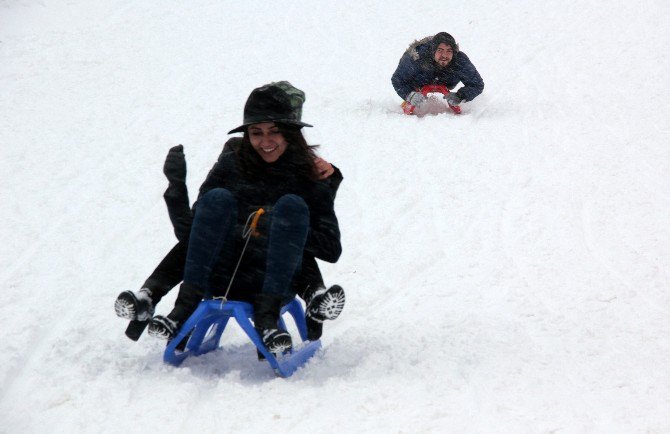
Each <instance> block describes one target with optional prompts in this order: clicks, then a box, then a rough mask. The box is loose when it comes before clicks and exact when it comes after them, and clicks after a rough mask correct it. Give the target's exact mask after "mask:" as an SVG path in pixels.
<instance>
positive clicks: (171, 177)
mask: <svg viewBox="0 0 670 434" xmlns="http://www.w3.org/2000/svg"><path fill="white" fill-rule="evenodd" d="M163 173H164V174H165V176H166V177H167V179H168V181H170V183H175V184H185V183H186V157H185V156H184V147H183V146H182V145H177V146H175V147H173V148H170V151H169V152H168V154H167V157H165V164H164V165H163Z"/></svg>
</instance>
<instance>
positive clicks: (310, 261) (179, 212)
mask: <svg viewBox="0 0 670 434" xmlns="http://www.w3.org/2000/svg"><path fill="white" fill-rule="evenodd" d="M241 145H242V139H241V138H239V137H235V138H232V139H230V140H228V142H227V143H226V145H225V146H224V149H223V151H222V152H221V155H220V156H219V159H218V161H217V163H216V164H215V165H214V167H213V168H212V169H211V170H210V172H209V174H208V175H207V178H206V180H205V182H204V183H203V184H202V186H201V187H200V192H199V196H198V197H201V196H202V195H203V194H205V193H206V192H207V191H209V190H211V189H213V188H219V187H220V188H226V189H228V190H229V191H231V193H233V195H234V196H235V198H236V199H237V202H238V221H237V225H236V232H237V233H240V234H241V232H242V229H243V227H244V224H245V223H246V220H247V217H248V215H249V214H250V213H251V212H253V211H255V210H257V209H258V208H259V207H263V208H264V209H266V210H270V214H271V206H272V204H274V203H275V202H276V201H277V200H278V199H279V198H280V197H281V196H282V195H284V194H289V193H292V194H297V195H299V196H301V197H302V198H303V199H304V200H305V202H306V203H307V205H308V207H309V211H310V230H309V234H308V237H307V242H306V245H305V250H304V254H303V262H302V266H301V270H299V272H297V273H296V275H295V276H294V279H293V292H294V293H297V294H299V295H300V296H301V297H303V298H306V297H307V294H305V292H309V291H310V290H311V289H314V288H315V287H317V286H323V279H322V277H321V273H320V271H319V268H318V266H317V263H316V260H315V258H319V259H322V260H324V261H327V262H335V261H337V259H338V258H339V256H340V253H341V251H342V248H341V244H340V232H339V226H338V222H337V217H336V216H335V212H334V209H333V204H334V200H335V195H336V192H337V189H338V187H339V184H340V182H341V181H342V174H341V173H340V171H339V170H338V169H337V168H336V169H335V173H334V174H333V175H331V176H330V177H329V178H327V179H326V180H322V181H308V180H304V179H300V178H298V177H297V176H293V175H291V173H292V172H293V171H292V170H291V167H290V150H287V151H286V153H285V154H284V155H282V157H281V158H280V160H279V161H277V162H276V163H274V164H272V165H266V166H268V167H267V168H266V169H269V170H268V171H267V172H265V173H263V176H262V177H261V178H256V179H253V180H251V179H250V178H249V175H248V174H245V173H243V171H242V170H241V167H240V162H239V158H238V156H237V152H238V151H239V148H240V146H241ZM270 166H271V167H270ZM164 197H165V201H166V204H167V206H168V213H169V214H170V219H171V221H172V223H173V226H174V229H175V234H176V235H177V238H178V239H179V243H178V244H177V245H176V246H175V247H174V248H173V249H172V250H171V251H170V252H169V253H168V255H167V256H166V257H165V258H164V259H163V261H162V262H161V263H160V264H159V266H158V267H157V268H156V270H155V271H154V272H153V273H152V275H151V276H150V277H149V279H147V281H146V282H145V285H144V286H145V287H148V288H150V289H152V290H153V291H154V293H157V294H155V295H159V297H160V296H162V295H164V293H167V291H169V290H170V289H171V288H172V287H174V286H175V285H177V284H178V283H179V282H180V281H181V279H182V276H183V272H184V264H185V260H186V251H187V246H188V235H189V233H190V228H191V224H192V221H193V215H194V212H197V201H196V203H195V204H194V205H193V209H191V208H189V205H188V203H189V199H188V192H187V190H186V187H185V185H183V184H178V185H175V184H170V185H169V186H168V189H167V191H166V192H165V194H164ZM267 229H268V220H267V219H265V218H263V217H261V220H260V223H259V230H260V232H261V234H262V235H261V237H259V238H258V239H256V238H251V240H250V242H249V246H248V247H247V250H246V252H245V254H244V256H243V260H242V263H241V264H240V268H239V270H238V274H237V275H236V277H235V280H236V281H237V284H235V285H234V286H233V288H231V293H230V294H229V298H230V299H239V300H247V301H248V300H250V298H251V297H252V296H253V294H254V292H255V291H254V289H253V288H248V284H249V283H250V282H256V281H258V280H259V279H258V273H263V272H264V264H265V244H266V243H267ZM242 246H243V240H242V239H241V237H240V238H239V239H238V243H237V245H236V246H234V248H235V249H236V250H237V252H236V253H237V256H239V252H241V249H242ZM237 256H236V257H237ZM228 278H229V276H228V275H217V273H216V272H214V273H213V280H214V282H213V284H215V285H217V284H218V285H219V286H224V288H223V289H225V286H226V285H227V283H228V282H227V280H226V279H228ZM245 285H247V286H245ZM250 289H251V291H250ZM257 289H259V288H257ZM214 295H216V294H214ZM159 297H157V298H159Z"/></svg>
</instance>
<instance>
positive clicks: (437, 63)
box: [391, 32, 484, 107]
mask: <svg viewBox="0 0 670 434" xmlns="http://www.w3.org/2000/svg"><path fill="white" fill-rule="evenodd" d="M459 82H460V83H463V87H461V88H460V89H458V91H457V92H451V93H449V94H447V95H445V99H446V100H447V103H448V104H449V105H450V106H458V105H459V104H461V103H463V102H466V101H472V100H473V99H475V97H477V95H479V94H480V93H482V91H483V90H484V81H483V80H482V77H481V76H480V75H479V72H477V69H476V68H475V66H474V65H473V64H472V62H470V59H468V56H466V55H465V53H463V52H462V51H460V50H459V49H458V44H457V43H456V41H455V40H454V38H453V37H452V36H451V35H450V34H449V33H446V32H440V33H438V34H436V35H435V36H429V37H427V38H424V39H422V40H420V41H415V42H414V43H413V44H412V45H410V46H409V48H408V49H407V50H406V51H405V53H404V54H403V56H402V57H401V58H400V62H399V63H398V68H396V70H395V72H394V73H393V77H392V78H391V83H393V88H394V89H395V91H396V93H397V94H398V95H400V97H401V98H402V99H404V100H405V101H406V102H407V103H408V104H411V105H412V106H415V107H418V106H421V105H422V104H423V103H425V102H426V97H425V96H424V95H423V94H422V93H421V88H422V87H423V86H425V85H444V86H446V87H447V89H450V90H451V89H454V88H455V87H456V85H457V84H458V83H459Z"/></svg>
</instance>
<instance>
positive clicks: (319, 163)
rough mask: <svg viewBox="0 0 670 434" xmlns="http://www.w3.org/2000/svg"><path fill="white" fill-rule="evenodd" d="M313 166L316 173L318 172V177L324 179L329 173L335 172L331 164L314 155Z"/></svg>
mask: <svg viewBox="0 0 670 434" xmlns="http://www.w3.org/2000/svg"><path fill="white" fill-rule="evenodd" d="M314 166H315V167H316V173H318V174H319V179H326V178H328V177H329V176H330V175H332V174H333V173H335V169H333V165H332V164H330V163H329V162H327V161H326V160H324V159H323V158H319V157H316V158H315V159H314Z"/></svg>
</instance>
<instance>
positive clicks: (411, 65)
mask: <svg viewBox="0 0 670 434" xmlns="http://www.w3.org/2000/svg"><path fill="white" fill-rule="evenodd" d="M417 72H418V71H417V66H416V62H415V61H414V60H413V59H412V58H411V57H410V56H409V55H408V54H404V55H403V56H402V57H401V58H400V62H399V63H398V67H397V68H396V70H395V72H394V73H393V76H392V77H391V83H392V84H393V88H394V89H395V91H396V93H397V94H398V96H400V98H402V99H407V95H409V93H410V92H412V91H415V90H416V89H415V85H414V82H415V79H416V75H417Z"/></svg>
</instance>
